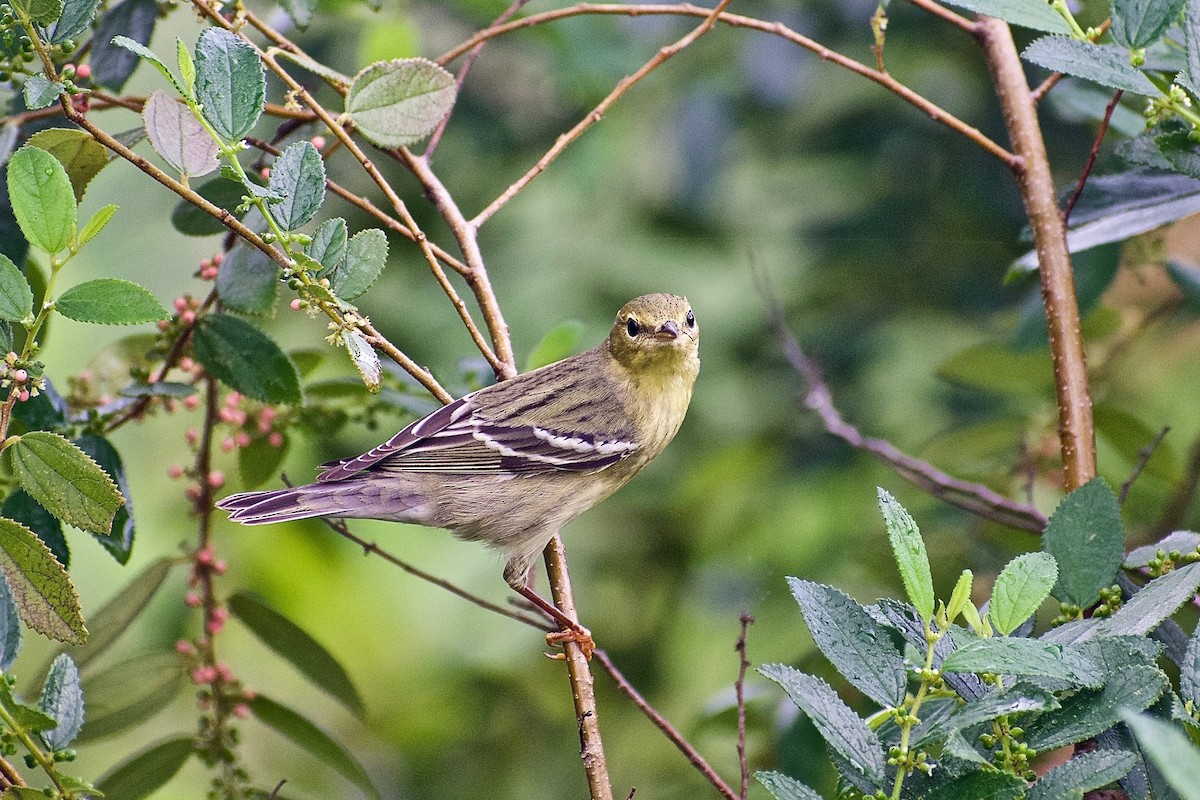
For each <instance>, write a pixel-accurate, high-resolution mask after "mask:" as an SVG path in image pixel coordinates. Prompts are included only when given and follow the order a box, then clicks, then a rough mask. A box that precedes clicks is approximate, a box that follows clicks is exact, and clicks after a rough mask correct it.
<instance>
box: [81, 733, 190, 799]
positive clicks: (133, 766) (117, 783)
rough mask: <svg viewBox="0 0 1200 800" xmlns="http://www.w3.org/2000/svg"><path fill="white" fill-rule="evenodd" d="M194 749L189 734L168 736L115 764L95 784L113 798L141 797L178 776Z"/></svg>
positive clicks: (106, 795)
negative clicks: (172, 737)
mask: <svg viewBox="0 0 1200 800" xmlns="http://www.w3.org/2000/svg"><path fill="white" fill-rule="evenodd" d="M194 752H196V742H195V740H194V739H192V737H190V736H178V737H176V738H174V739H167V740H165V741H162V742H159V743H158V744H154V745H151V746H150V747H147V748H146V749H145V750H142V751H140V752H138V753H135V754H134V755H132V756H130V757H129V758H128V759H126V760H125V761H123V762H121V763H120V764H118V765H117V766H115V767H113V768H112V769H111V770H109V771H108V772H107V773H106V774H105V775H104V777H102V778H101V779H100V780H99V781H97V782H96V787H97V788H98V789H99V790H100V791H101V792H103V793H104V795H105V797H111V798H114V800H116V799H117V798H120V800H142V799H143V798H145V797H149V796H150V795H152V794H154V792H156V791H157V790H158V789H159V788H161V787H162V786H165V785H166V784H167V782H169V781H170V780H171V778H173V777H175V773H177V772H179V770H180V769H181V768H182V767H183V765H184V764H185V763H186V762H187V760H188V759H189V758H190V757H191V755H192V753H194Z"/></svg>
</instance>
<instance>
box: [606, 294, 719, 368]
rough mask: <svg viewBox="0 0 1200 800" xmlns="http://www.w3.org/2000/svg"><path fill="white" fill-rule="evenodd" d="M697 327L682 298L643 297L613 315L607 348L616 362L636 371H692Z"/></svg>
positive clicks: (690, 310)
mask: <svg viewBox="0 0 1200 800" xmlns="http://www.w3.org/2000/svg"><path fill="white" fill-rule="evenodd" d="M699 345H700V325H699V324H698V323H697V322H696V315H695V314H694V313H693V312H692V305H691V303H689V302H688V301H687V298H686V297H679V296H678V295H673V294H646V295H642V296H641V297H637V298H634V299H633V300H630V301H629V302H628V303H626V304H625V306H624V307H623V308H622V309H621V310H620V311H618V312H617V319H616V322H614V323H613V328H612V332H611V333H610V334H609V335H608V346H609V350H610V352H611V353H612V355H613V357H614V358H615V359H616V360H617V362H618V363H620V364H622V365H623V366H625V367H626V368H628V369H631V370H636V371H649V372H658V371H677V370H681V369H682V370H689V371H694V370H695V369H697V368H698V367H699V363H700V362H699V358H698V356H697V351H698V348H699Z"/></svg>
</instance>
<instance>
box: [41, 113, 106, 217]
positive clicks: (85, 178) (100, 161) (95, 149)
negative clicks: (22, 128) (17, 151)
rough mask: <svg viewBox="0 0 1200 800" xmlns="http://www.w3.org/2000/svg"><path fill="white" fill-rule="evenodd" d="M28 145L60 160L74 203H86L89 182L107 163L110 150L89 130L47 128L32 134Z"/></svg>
mask: <svg viewBox="0 0 1200 800" xmlns="http://www.w3.org/2000/svg"><path fill="white" fill-rule="evenodd" d="M29 144H31V145H33V146H34V147H36V148H38V149H40V150H45V151H46V152H47V153H49V154H50V155H52V156H54V157H55V158H57V159H58V162H59V163H60V164H62V165H63V169H64V170H66V172H67V177H68V178H70V179H71V189H72V191H74V192H75V202H76V203H81V202H83V195H84V193H85V192H86V191H87V187H88V184H89V183H91V182H92V179H93V178H95V177H96V176H97V175H99V174H100V170H102V169H104V167H105V166H107V164H108V151H107V150H106V149H105V148H104V145H102V144H100V143H99V142H97V141H96V140H95V139H94V138H92V135H91V134H90V133H88V132H87V131H81V130H72V129H68V128H47V129H46V130H44V131H38V132H37V133H35V134H34V135H33V136H30V137H29Z"/></svg>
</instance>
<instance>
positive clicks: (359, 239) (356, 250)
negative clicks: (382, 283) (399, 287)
mask: <svg viewBox="0 0 1200 800" xmlns="http://www.w3.org/2000/svg"><path fill="white" fill-rule="evenodd" d="M387 253H388V243H387V236H386V235H385V234H384V232H383V231H381V230H379V229H378V228H368V229H366V230H365V231H359V232H358V233H356V234H354V235H353V236H351V237H350V241H349V242H348V243H347V244H346V257H345V259H343V260H342V263H340V264H339V265H337V266H336V267H334V268H333V269H332V270H331V271H330V273H329V275H328V277H329V285H330V288H331V289H333V293H334V294H336V295H337V296H338V297H341V298H342V299H344V300H353V299H354V298H356V297H358V296H359V295H361V294H362V293H363V292H365V291H367V289H370V288H371V285H372V284H373V283H375V281H376V280H377V279H378V278H379V275H380V273H382V272H383V267H384V264H386V263H387Z"/></svg>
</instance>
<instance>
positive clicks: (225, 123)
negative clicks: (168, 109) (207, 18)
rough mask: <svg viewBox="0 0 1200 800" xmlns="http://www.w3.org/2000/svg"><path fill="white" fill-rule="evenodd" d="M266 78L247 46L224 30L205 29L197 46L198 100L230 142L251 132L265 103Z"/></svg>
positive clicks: (259, 61) (215, 127) (210, 119)
mask: <svg viewBox="0 0 1200 800" xmlns="http://www.w3.org/2000/svg"><path fill="white" fill-rule="evenodd" d="M266 91H267V83H266V74H265V73H264V72H263V65H262V61H261V60H259V57H258V54H257V53H256V52H255V51H254V48H253V47H251V46H250V44H249V43H248V42H246V41H245V40H243V39H241V38H240V37H238V36H237V35H236V34H233V33H230V32H229V31H227V30H225V29H224V28H205V29H204V32H203V33H201V34H200V40H199V41H198V42H196V99H197V100H199V101H200V106H201V110H202V111H203V113H204V118H205V119H207V120H208V121H209V123H210V124H211V125H212V126H213V128H214V129H215V130H216V132H217V133H218V134H220V135H221V136H222V137H223V138H224V139H225V140H226V141H227V142H231V141H237V140H239V139H241V138H242V137H243V136H245V135H246V134H247V133H249V132H250V129H251V128H253V127H254V123H256V122H258V118H259V116H260V115H261V114H262V110H263V104H264V103H265V102H266Z"/></svg>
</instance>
